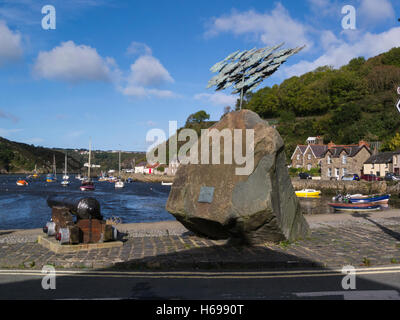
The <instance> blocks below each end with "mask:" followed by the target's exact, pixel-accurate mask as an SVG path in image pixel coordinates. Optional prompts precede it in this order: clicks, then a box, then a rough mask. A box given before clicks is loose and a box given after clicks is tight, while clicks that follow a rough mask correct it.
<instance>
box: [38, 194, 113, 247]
mask: <svg viewBox="0 0 400 320" xmlns="http://www.w3.org/2000/svg"><path fill="white" fill-rule="evenodd" d="M47 204H48V206H49V207H50V208H51V209H52V214H51V221H50V222H48V223H47V224H46V226H45V227H44V228H43V232H44V233H46V234H47V235H48V236H55V238H56V240H58V241H60V243H61V244H80V243H101V242H107V241H114V240H117V238H118V231H117V229H116V228H115V227H114V226H112V225H110V224H107V223H106V221H105V220H104V219H103V216H102V215H101V212H100V204H99V202H98V201H97V200H96V199H94V198H82V197H68V198H66V197H62V196H51V197H49V198H48V199H47Z"/></svg>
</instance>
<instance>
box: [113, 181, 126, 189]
mask: <svg viewBox="0 0 400 320" xmlns="http://www.w3.org/2000/svg"><path fill="white" fill-rule="evenodd" d="M123 187H125V183H124V182H123V181H122V180H118V181H117V182H115V188H123Z"/></svg>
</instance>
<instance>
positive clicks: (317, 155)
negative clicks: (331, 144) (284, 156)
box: [291, 137, 328, 170]
mask: <svg viewBox="0 0 400 320" xmlns="http://www.w3.org/2000/svg"><path fill="white" fill-rule="evenodd" d="M327 149H328V146H327V145H324V144H323V139H322V137H309V138H308V139H307V144H306V145H298V146H297V147H296V149H295V150H294V152H293V155H292V158H291V161H292V167H293V168H303V169H305V170H310V169H311V168H319V167H320V164H321V160H322V156H323V154H324V153H325V151H326V150H327Z"/></svg>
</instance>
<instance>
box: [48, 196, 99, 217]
mask: <svg viewBox="0 0 400 320" xmlns="http://www.w3.org/2000/svg"><path fill="white" fill-rule="evenodd" d="M47 205H48V206H49V207H50V208H53V207H61V208H67V209H69V211H70V212H71V213H72V214H73V215H76V216H77V217H78V218H79V219H90V218H91V219H97V220H102V219H103V216H102V215H101V213H100V203H99V202H98V201H97V200H96V199H95V198H82V197H76V196H75V197H73V196H72V197H71V196H69V197H65V196H50V197H49V198H48V199H47Z"/></svg>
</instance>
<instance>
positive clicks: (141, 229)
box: [0, 209, 400, 243]
mask: <svg viewBox="0 0 400 320" xmlns="http://www.w3.org/2000/svg"><path fill="white" fill-rule="evenodd" d="M304 218H305V219H306V221H307V222H308V224H309V226H310V228H311V229H318V228H320V227H326V226H338V225H341V224H347V225H349V224H350V225H351V224H354V223H355V224H359V223H361V224H370V222H368V220H365V218H369V219H375V220H380V219H386V220H391V219H394V220H395V219H396V218H398V219H400V209H389V210H385V211H375V212H369V213H347V212H343V213H332V214H316V215H304ZM395 223H396V224H398V221H395ZM116 227H117V229H118V231H120V232H123V233H127V234H128V236H133V237H157V236H168V235H176V236H181V235H184V234H192V232H190V231H189V230H188V229H186V228H185V227H184V226H183V225H182V224H181V223H180V222H178V221H176V220H169V221H156V222H138V223H122V224H119V225H117V226H116ZM12 234H14V235H16V234H18V235H20V236H27V237H32V236H35V237H36V236H38V235H41V234H43V231H42V229H41V228H34V229H5V230H0V243H1V239H2V238H4V237H6V236H7V235H12Z"/></svg>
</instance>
